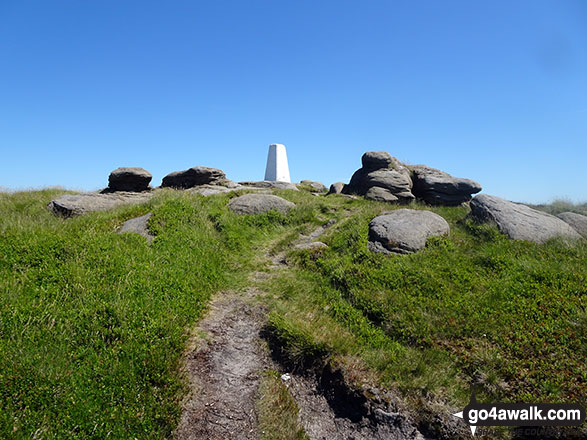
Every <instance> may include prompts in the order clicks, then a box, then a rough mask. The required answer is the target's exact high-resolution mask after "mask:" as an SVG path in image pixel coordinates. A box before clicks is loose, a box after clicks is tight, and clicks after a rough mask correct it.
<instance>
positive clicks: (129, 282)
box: [0, 190, 587, 439]
mask: <svg viewBox="0 0 587 440" xmlns="http://www.w3.org/2000/svg"><path fill="white" fill-rule="evenodd" d="M61 193H63V191H59V190H46V191H34V192H22V193H11V194H4V193H2V194H0V437H1V438H15V439H16V438H80V439H81V438H83V439H91V438H106V437H111V438H141V439H143V438H145V439H148V438H153V439H161V438H170V437H171V435H172V432H173V428H174V426H175V424H176V422H177V420H178V415H179V406H180V401H181V398H182V396H183V395H184V393H185V391H186V389H185V382H184V379H183V378H182V377H181V374H180V372H179V371H180V368H179V366H180V365H179V363H180V359H181V354H182V352H183V350H184V349H185V344H186V340H187V336H188V334H189V331H190V329H191V328H193V325H194V323H195V322H197V320H198V318H199V317H200V316H201V314H202V312H203V311H204V310H205V308H206V306H207V303H208V300H209V298H210V296H211V295H212V294H213V293H214V292H216V291H218V290H221V289H227V288H231V289H234V288H239V287H244V285H245V284H246V283H248V281H247V278H248V277H247V275H248V273H249V272H251V271H253V270H262V269H263V268H262V267H261V266H260V263H259V259H258V257H257V255H258V254H259V252H260V250H262V249H267V248H268V247H272V250H273V251H274V252H277V251H280V250H283V249H286V248H287V246H288V245H289V244H290V243H291V242H292V241H293V240H294V239H295V238H296V237H297V235H298V234H299V233H304V234H307V233H309V232H310V231H312V229H313V228H315V227H316V226H317V225H322V224H326V223H327V222H328V220H330V219H336V220H337V223H336V224H335V225H334V226H332V227H330V228H329V229H328V230H327V232H326V234H325V235H324V236H322V237H321V238H320V240H321V241H324V242H326V243H327V244H328V245H329V248H326V249H317V250H313V251H288V252H289V253H288V261H289V267H288V269H287V270H283V271H280V272H279V275H278V276H277V277H272V278H269V279H267V280H264V281H260V283H261V284H262V285H261V287H262V288H263V289H265V291H266V292H268V293H269V295H267V297H266V299H265V300H266V302H267V305H268V307H269V308H270V310H271V314H270V318H269V326H268V328H269V330H270V332H271V333H272V334H273V335H274V336H275V338H276V340H277V341H279V343H280V344H281V345H282V351H283V353H282V354H283V355H284V356H287V357H288V359H289V361H290V362H291V364H292V365H294V366H295V367H297V368H300V369H301V368H307V367H308V365H311V364H312V362H310V363H307V362H306V361H307V360H312V361H315V360H320V361H324V360H330V361H331V362H333V363H335V364H337V365H339V366H341V367H342V368H345V369H347V371H348V372H349V377H351V378H353V377H354V378H355V379H356V381H357V383H360V382H361V381H364V380H366V378H369V380H373V381H377V382H381V383H382V384H384V385H386V386H388V387H390V388H393V389H396V390H397V391H398V392H400V393H401V394H402V395H403V396H404V397H405V399H406V401H408V402H409V404H410V405H411V406H412V407H413V408H416V409H417V408H420V407H422V406H424V407H430V405H436V404H439V405H443V406H444V407H445V408H446V407H448V408H461V409H462V407H463V406H464V403H466V402H467V401H468V398H469V385H470V384H472V383H474V384H477V385H478V386H479V388H478V399H479V400H480V401H483V400H487V401H512V402H516V401H517V402H521V401H528V402H583V403H585V396H587V367H586V365H585V359H586V357H587V345H586V341H587V270H586V269H587V245H586V244H585V242H584V241H583V242H580V243H577V244H576V245H573V246H570V245H568V244H567V243H564V242H559V241H556V240H554V241H551V242H548V243H546V244H544V245H536V244H533V243H528V242H515V241H510V240H507V239H506V238H505V237H504V236H502V235H501V234H500V233H499V232H498V231H497V229H495V227H492V226H486V225H477V224H475V223H473V222H471V221H470V220H468V218H467V214H468V210H467V209H466V208H462V207H457V208H430V209H432V210H433V211H435V212H436V213H438V214H439V215H441V216H443V217H444V218H445V219H446V220H447V221H448V222H449V224H450V226H451V234H450V236H449V237H444V238H435V239H431V240H429V242H428V245H427V247H426V249H424V250H423V251H421V252H419V253H417V254H413V255H407V256H391V257H386V256H383V255H375V254H372V253H370V252H368V251H367V248H366V243H367V234H368V222H369V221H370V220H371V219H372V218H373V217H375V216H376V215H379V214H380V213H382V212H384V211H386V210H389V209H390V205H387V204H383V203H377V202H370V201H365V200H352V199H348V198H345V197H342V196H337V195H333V196H327V197H316V196H313V195H311V194H309V193H308V192H306V191H298V192H294V191H277V194H278V195H282V196H283V197H285V198H287V199H288V200H291V201H293V202H295V203H296V204H297V205H298V206H297V208H296V209H294V210H293V211H292V212H291V213H290V214H289V215H284V214H279V213H276V212H271V213H267V214H264V215H258V216H250V217H247V216H242V217H241V216H236V215H234V214H232V213H231V212H229V211H228V209H227V208H226V203H227V201H228V200H229V198H230V197H232V196H234V195H226V194H223V195H216V196H212V197H209V198H203V197H201V196H199V195H190V194H188V193H185V192H179V191H171V190H169V191H161V192H159V193H158V194H157V195H156V196H155V198H154V199H153V200H152V201H151V202H150V203H148V204H144V205H139V206H131V207H123V208H120V209H117V210H114V211H110V212H103V213H92V214H89V215H86V216H83V217H77V218H72V219H67V220H65V219H62V218H59V217H55V216H54V215H52V214H51V213H49V212H48V211H47V210H46V208H45V205H46V204H47V202H49V201H50V200H51V199H53V198H55V197H56V196H57V195H58V194H61ZM411 207H412V208H414V209H428V208H426V207H425V206H423V205H418V204H413V205H412V206H411ZM565 209H566V208H565ZM149 211H151V212H153V216H152V217H151V219H150V225H149V226H150V229H151V231H152V232H153V233H154V234H155V235H156V239H155V241H154V242H153V244H152V245H150V246H149V245H148V244H147V242H146V240H145V239H144V238H142V237H140V236H137V235H135V234H123V235H119V234H116V233H115V231H116V230H117V228H118V227H119V226H120V225H121V223H122V222H123V221H125V220H127V219H129V218H132V217H136V216H139V215H143V214H145V213H147V212H149ZM278 385H279V386H282V384H281V382H280V381H279V379H278V378H277V380H276V377H273V376H271V375H268V376H267V377H266V378H265V380H264V385H263V387H264V388H263V389H264V390H265V391H264V394H263V395H264V396H265V401H264V403H263V404H262V405H264V408H270V409H269V410H267V411H265V410H261V409H260V414H262V413H263V411H265V414H266V415H267V417H269V418H270V416H273V415H274V414H275V413H276V411H277V410H273V409H271V408H276V407H275V405H277V407H278V408H279V407H282V406H283V407H284V408H285V412H286V413H287V414H289V416H288V417H290V419H291V417H293V416H292V414H293V413H295V408H294V409H292V408H293V407H292V406H291V405H290V403H291V402H290V403H288V401H287V397H286V396H285V395H283V396H282V394H281V393H282V391H283V389H282V388H280V387H279V386H278ZM271 396H273V397H271ZM261 401H263V399H261ZM263 417H265V416H263ZM284 417H285V416H284ZM269 418H267V419H264V420H266V422H262V423H268V424H269V425H267V426H270V424H271V423H274V422H271V421H270V420H269ZM290 419H288V420H290ZM288 423H289V422H288ZM292 423H293V422H292ZM288 426H289V425H288ZM291 426H294V425H291ZM266 431H267V432H269V430H266ZM289 431H290V433H291V434H292V435H294V437H289V438H303V437H295V435H298V434H297V433H298V432H299V431H298V430H297V428H296V429H293V428H292V429H290V430H289ZM299 435H302V434H299ZM281 438H288V437H281Z"/></svg>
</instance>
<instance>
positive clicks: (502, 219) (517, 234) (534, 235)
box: [471, 194, 581, 243]
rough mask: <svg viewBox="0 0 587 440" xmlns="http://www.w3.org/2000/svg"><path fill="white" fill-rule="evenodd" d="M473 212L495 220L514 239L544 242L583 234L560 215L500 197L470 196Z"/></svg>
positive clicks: (486, 220)
mask: <svg viewBox="0 0 587 440" xmlns="http://www.w3.org/2000/svg"><path fill="white" fill-rule="evenodd" d="M471 216H472V217H473V218H474V219H476V220H477V221H479V222H493V223H495V224H496V225H497V227H498V229H499V230H500V231H501V232H503V233H504V234H506V235H507V236H508V237H509V238H511V239H512V240H527V241H533V242H535V243H544V242H545V241H547V240H549V239H551V238H555V237H566V238H570V239H578V238H581V236H580V235H579V233H578V232H577V231H575V230H574V229H573V228H572V227H571V226H569V225H568V224H567V223H565V222H564V221H563V220H561V219H560V218H557V217H555V216H554V215H550V214H547V213H545V212H542V211H537V210H536V209H532V208H530V207H529V206H526V205H522V204H520V203H513V202H509V201H507V200H504V199H502V198H500V197H496V196H491V195H488V194H480V195H478V196H475V197H474V198H473V200H471Z"/></svg>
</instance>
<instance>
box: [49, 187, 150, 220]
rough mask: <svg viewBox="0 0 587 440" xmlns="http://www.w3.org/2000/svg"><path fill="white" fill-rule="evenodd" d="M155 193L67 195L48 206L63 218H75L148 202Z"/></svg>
mask: <svg viewBox="0 0 587 440" xmlns="http://www.w3.org/2000/svg"><path fill="white" fill-rule="evenodd" d="M151 197H153V192H151V191H149V192H140V193H137V192H113V193H83V194H65V195H63V196H61V197H58V198H56V199H55V200H52V201H50V202H49V203H48V204H47V208H48V209H49V210H51V211H53V213H55V214H58V215H61V216H63V217H73V216H76V215H82V214H86V213H88V212H94V211H108V210H110V209H114V208H117V207H119V206H122V205H127V204H139V203H146V202H148V201H149V200H150V199H151Z"/></svg>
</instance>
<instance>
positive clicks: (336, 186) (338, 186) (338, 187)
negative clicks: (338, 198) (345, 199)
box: [328, 182, 344, 194]
mask: <svg viewBox="0 0 587 440" xmlns="http://www.w3.org/2000/svg"><path fill="white" fill-rule="evenodd" d="M343 188H344V183H342V182H335V183H333V184H332V185H330V189H329V190H328V194H341V193H342V190H343Z"/></svg>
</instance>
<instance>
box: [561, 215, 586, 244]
mask: <svg viewBox="0 0 587 440" xmlns="http://www.w3.org/2000/svg"><path fill="white" fill-rule="evenodd" d="M557 217H558V218H560V219H561V220H562V221H564V222H565V223H567V224H569V225H571V226H572V228H573V229H574V230H575V231H577V232H578V233H579V234H581V235H582V236H583V237H585V238H587V216H584V215H581V214H577V213H576V212H563V213H561V214H559V215H557Z"/></svg>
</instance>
